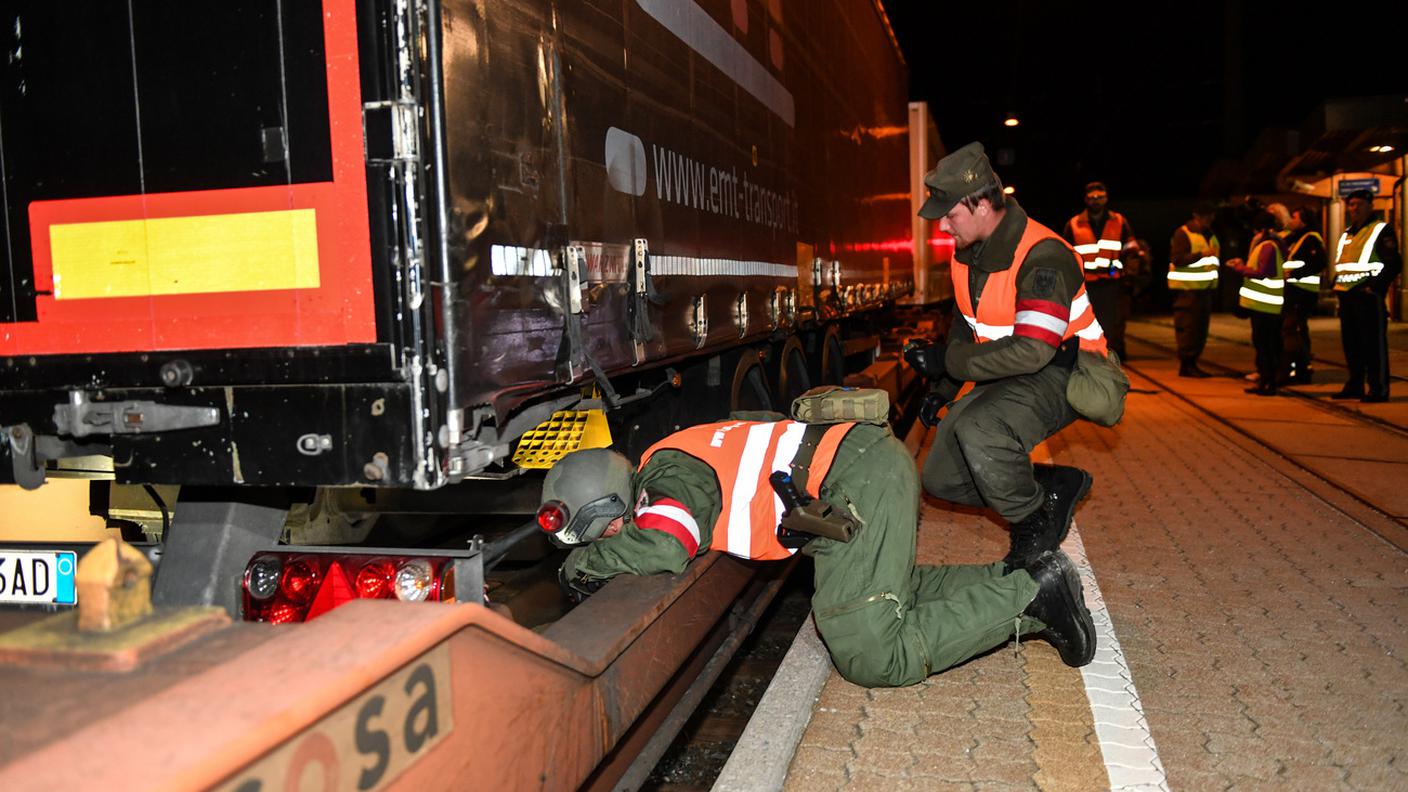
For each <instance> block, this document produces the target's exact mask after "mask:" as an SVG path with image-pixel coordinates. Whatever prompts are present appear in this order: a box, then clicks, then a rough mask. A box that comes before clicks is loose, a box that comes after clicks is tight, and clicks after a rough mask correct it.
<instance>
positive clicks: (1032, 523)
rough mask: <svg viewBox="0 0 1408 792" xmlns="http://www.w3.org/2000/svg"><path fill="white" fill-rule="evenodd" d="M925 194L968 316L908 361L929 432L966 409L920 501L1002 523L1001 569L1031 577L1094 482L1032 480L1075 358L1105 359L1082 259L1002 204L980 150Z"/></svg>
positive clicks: (931, 462)
mask: <svg viewBox="0 0 1408 792" xmlns="http://www.w3.org/2000/svg"><path fill="white" fill-rule="evenodd" d="M924 184H925V186H926V187H928V192H929V195H928V198H927V199H926V200H925V202H924V205H923V207H922V208H921V209H920V210H919V214H920V216H921V217H926V218H929V219H931V220H937V221H938V223H939V229H940V230H941V231H943V232H944V233H946V234H949V235H951V236H952V237H953V240H954V245H955V248H956V253H955V255H954V260H953V263H952V275H953V287H954V294H955V297H954V303H955V306H956V308H957V310H958V313H959V315H960V316H959V317H958V318H955V320H954V322H953V325H952V328H951V330H950V331H949V337H948V340H947V342H946V343H941V344H937V345H932V346H928V347H915V348H911V349H909V350H907V352H906V358H907V359H908V360H909V362H910V363H911V365H913V366H914V367H915V369H916V370H917V371H919V372H920V373H921V374H922V375H924V376H925V377H926V378H927V379H928V380H929V381H930V382H931V383H932V386H931V388H932V389H931V392H930V393H929V394H928V396H927V397H926V403H925V405H924V407H923V408H922V409H921V418H923V419H924V420H925V422H926V423H932V422H933V419H934V417H935V415H936V413H937V412H938V409H939V407H940V406H941V405H943V404H946V403H948V402H949V401H950V400H951V399H953V398H954V396H955V394H957V395H958V396H959V398H958V399H957V400H956V401H954V402H953V403H952V404H951V405H949V406H948V411H947V414H946V415H945V416H944V418H943V420H942V421H940V422H939V423H938V429H937V431H936V433H935V436H934V442H933V445H932V446H931V447H930V450H929V455H928V457H927V458H926V459H925V460H924V471H923V482H924V489H925V491H926V492H928V493H929V494H930V495H933V496H934V497H937V498H942V499H944V500H948V501H953V502H955V503H961V504H964V505H968V506H979V507H988V508H991V509H992V510H994V511H996V512H997V513H998V514H999V515H1001V516H1002V517H1003V518H1005V519H1006V520H1007V521H1008V522H1009V523H1010V525H1011V529H1012V536H1011V549H1010V550H1009V552H1008V554H1007V557H1006V558H1005V559H1004V561H1005V562H1006V563H1007V564H1008V565H1009V567H1014V568H1017V567H1022V566H1025V565H1026V564H1027V563H1030V561H1031V559H1032V558H1035V557H1036V556H1038V555H1039V554H1040V553H1042V552H1044V551H1047V550H1053V549H1055V548H1056V547H1058V546H1059V545H1060V543H1061V540H1062V539H1064V538H1065V536H1066V533H1067V531H1068V530H1069V528H1070V524H1071V519H1072V516H1073V515H1074V513H1075V508H1076V504H1077V503H1078V502H1079V501H1080V500H1082V499H1083V498H1084V497H1085V496H1086V494H1087V493H1088V492H1089V491H1090V486H1091V482H1092V478H1091V476H1090V474H1089V473H1087V472H1085V471H1084V470H1081V469H1079V468H1074V467H1067V466H1061V465H1054V466H1046V465H1037V466H1033V465H1032V462H1031V457H1030V454H1031V451H1032V449H1033V448H1034V447H1036V445H1037V444H1038V443H1040V442H1042V441H1043V440H1045V439H1046V438H1048V437H1051V436H1052V435H1054V434H1056V433H1057V432H1059V431H1060V430H1061V429H1063V428H1065V427H1066V426H1067V425H1068V424H1070V423H1071V422H1072V421H1073V420H1075V418H1076V417H1077V414H1076V413H1075V411H1074V410H1073V409H1072V407H1071V405H1070V403H1069V402H1068V401H1067V397H1066V389H1067V388H1066V386H1067V383H1068V381H1069V380H1070V377H1071V371H1072V367H1073V366H1074V365H1075V363H1076V360H1077V354H1078V352H1079V353H1085V352H1089V353H1093V354H1095V355H1099V356H1102V357H1104V356H1107V355H1108V354H1109V351H1108V349H1107V347H1106V344H1105V337H1104V334H1103V332H1102V331H1101V327H1100V322H1099V321H1097V320H1096V318H1095V315H1094V312H1093V311H1092V309H1091V306H1090V299H1089V297H1088V296H1087V294H1086V288H1085V282H1084V278H1083V276H1082V267H1081V260H1080V257H1079V256H1077V255H1076V252H1075V250H1073V249H1072V248H1071V246H1070V245H1069V244H1067V243H1066V242H1065V240H1063V239H1061V238H1060V237H1059V236H1057V235H1056V233H1055V232H1053V231H1051V230H1050V229H1048V228H1046V227H1044V226H1042V225H1041V224H1039V223H1037V222H1035V221H1034V220H1032V219H1030V218H1029V217H1028V216H1027V213H1026V212H1025V211H1023V210H1022V207H1020V206H1018V205H1017V203H1016V201H1014V200H1012V199H1011V198H1007V197H1006V196H1004V194H1003V191H1002V182H1001V181H1000V180H999V179H998V177H997V174H995V173H993V171H992V167H991V166H990V165H989V164H988V158H987V156H986V154H985V153H984V152H983V147H982V145H981V144H979V143H970V144H968V145H966V146H964V147H963V148H961V149H959V150H958V151H955V152H954V153H953V154H950V155H949V156H947V157H945V158H944V159H942V160H940V161H939V164H938V166H937V167H936V168H935V169H934V170H933V171H931V172H930V173H929V174H928V175H926V176H925V177H924ZM959 318H961V320H962V321H959ZM964 383H972V384H971V385H964ZM960 386H962V390H961V392H960Z"/></svg>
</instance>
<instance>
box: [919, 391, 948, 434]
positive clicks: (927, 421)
mask: <svg viewBox="0 0 1408 792" xmlns="http://www.w3.org/2000/svg"><path fill="white" fill-rule="evenodd" d="M945 404H948V399H945V398H944V397H943V396H942V395H941V394H940V393H939V392H938V391H932V390H931V391H929V392H928V393H926V394H924V401H923V402H922V403H921V404H920V405H919V422H920V423H922V424H924V426H926V427H928V428H931V429H932V428H933V427H934V424H937V423H938V422H939V410H942V409H943V408H944V405H945Z"/></svg>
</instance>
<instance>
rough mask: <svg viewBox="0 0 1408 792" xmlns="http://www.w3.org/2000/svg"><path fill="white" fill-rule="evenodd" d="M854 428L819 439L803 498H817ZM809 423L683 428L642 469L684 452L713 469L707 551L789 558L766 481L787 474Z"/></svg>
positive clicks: (649, 452)
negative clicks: (715, 497) (718, 499)
mask: <svg viewBox="0 0 1408 792" xmlns="http://www.w3.org/2000/svg"><path fill="white" fill-rule="evenodd" d="M853 426H855V424H854V423H839V424H835V425H833V426H831V427H829V428H828V429H827V430H826V433H825V434H823V435H822V437H821V442H820V443H818V444H817V447H816V451H815V453H813V455H812V459H811V463H810V464H809V465H808V466H807V470H808V475H807V494H809V495H811V496H812V497H813V498H816V497H820V496H819V494H818V493H819V492H820V490H821V483H822V481H824V480H825V479H826V473H827V471H829V470H830V469H831V463H832V462H833V461H834V460H835V458H836V450H837V449H838V448H839V447H840V446H841V440H843V439H844V438H845V436H846V433H847V432H849V431H850V430H851V427H853ZM806 430H807V424H804V423H802V422H800V421H723V422H720V423H712V424H701V425H699V426H691V427H690V428H688V429H682V430H680V431H678V432H675V433H674V434H672V435H670V436H669V437H666V438H665V439H664V440H661V441H660V442H658V443H656V444H655V445H653V446H651V447H650V448H648V449H646V451H645V454H644V455H642V456H641V459H640V467H641V468H642V469H643V468H644V467H645V464H646V463H647V462H649V461H650V458H651V457H652V456H654V455H655V452H657V451H660V450H663V449H671V450H675V451H682V452H684V453H686V454H689V455H690V456H692V457H694V458H695V459H698V460H699V461H701V462H703V463H704V464H706V465H708V466H709V467H711V468H713V470H714V475H716V476H718V479H719V490H720V492H721V494H722V495H723V506H722V508H720V509H719V518H718V521H716V522H715V523H714V530H713V536H712V537H710V541H709V547H710V548H711V549H714V550H719V551H721V552H725V553H728V554H729V555H734V556H738V557H739V558H752V559H758V560H769V561H770V560H776V559H782V558H787V557H788V556H790V555H792V554H793V553H795V552H797V551H796V549H791V548H786V547H783V546H782V545H781V544H779V543H778V541H777V525H778V523H780V522H782V512H783V507H782V500H781V499H780V498H778V497H777V494H776V493H774V492H773V491H772V485H771V484H769V483H768V476H771V475H772V474H773V472H774V471H777V470H781V471H785V472H788V473H790V472H791V470H792V469H791V463H792V460H793V458H795V457H796V456H797V449H798V448H799V447H800V446H801V444H802V433H803V432H805V431H806Z"/></svg>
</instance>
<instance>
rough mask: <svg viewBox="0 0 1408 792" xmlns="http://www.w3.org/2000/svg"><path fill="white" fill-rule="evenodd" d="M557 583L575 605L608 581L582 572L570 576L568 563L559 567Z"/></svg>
mask: <svg viewBox="0 0 1408 792" xmlns="http://www.w3.org/2000/svg"><path fill="white" fill-rule="evenodd" d="M557 585H558V586H560V587H561V588H562V593H563V594H566V595H567V599H568V600H569V601H571V603H572V604H573V605H580V604H581V603H582V601H583V600H585V599H586V598H587V597H590V596H591V595H593V594H595V593H597V592H598V591H600V590H601V587H602V586H604V585H606V581H605V580H597V579H594V578H589V577H587V576H586V575H584V574H582V573H581V572H578V573H577V574H575V575H571V576H569V575H568V574H567V565H566V564H563V565H562V566H560V567H558V568H557Z"/></svg>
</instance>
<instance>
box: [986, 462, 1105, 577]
mask: <svg viewBox="0 0 1408 792" xmlns="http://www.w3.org/2000/svg"><path fill="white" fill-rule="evenodd" d="M1032 473H1033V475H1034V476H1035V477H1036V483H1037V485H1038V486H1040V487H1041V505H1040V506H1038V507H1037V508H1036V511H1034V512H1032V513H1031V514H1029V515H1027V516H1026V517H1024V518H1022V519H1021V520H1018V521H1017V522H1015V523H1012V549H1011V550H1009V551H1008V552H1007V557H1006V558H1004V559H1002V562H1003V563H1004V564H1006V568H1005V571H1006V572H1009V573H1010V572H1011V571H1012V570H1014V569H1020V568H1022V567H1025V566H1027V565H1028V564H1030V563H1032V562H1033V561H1035V560H1036V557H1037V556H1039V555H1041V554H1042V553H1044V552H1046V551H1048V550H1057V549H1059V548H1060V547H1061V543H1062V542H1064V541H1066V534H1068V533H1070V531H1071V520H1072V519H1074V518H1075V514H1076V504H1077V503H1080V502H1081V501H1082V500H1084V499H1085V496H1086V495H1088V494H1090V485H1091V483H1093V482H1094V481H1095V479H1094V478H1092V477H1091V475H1090V474H1089V473H1086V472H1085V471H1084V470H1081V469H1080V468H1076V467H1070V466H1067V465H1033V466H1032Z"/></svg>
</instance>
